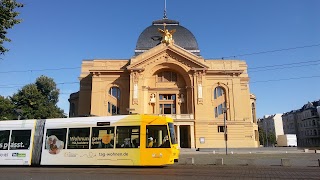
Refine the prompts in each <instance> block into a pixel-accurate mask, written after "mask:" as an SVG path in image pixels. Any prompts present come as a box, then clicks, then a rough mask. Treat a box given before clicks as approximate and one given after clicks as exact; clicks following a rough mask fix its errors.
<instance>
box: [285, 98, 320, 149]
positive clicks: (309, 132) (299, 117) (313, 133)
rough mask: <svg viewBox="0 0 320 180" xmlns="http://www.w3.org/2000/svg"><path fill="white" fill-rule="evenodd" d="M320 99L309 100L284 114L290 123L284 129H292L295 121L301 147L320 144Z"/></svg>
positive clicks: (286, 120)
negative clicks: (298, 107) (299, 107)
mask: <svg viewBox="0 0 320 180" xmlns="http://www.w3.org/2000/svg"><path fill="white" fill-rule="evenodd" d="M319 113H320V100H318V101H314V102H308V103H307V104H305V105H304V106H303V107H302V108H301V109H299V110H294V111H291V112H287V113H285V114H284V115H283V120H284V122H288V123H289V128H290V130H289V128H288V124H287V125H286V127H284V129H288V130H287V131H291V130H292V125H290V124H291V122H292V121H293V122H294V123H295V124H294V127H295V131H296V134H297V142H298V146H299V147H319V146H320V118H319Z"/></svg>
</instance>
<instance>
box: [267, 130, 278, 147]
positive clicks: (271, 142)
mask: <svg viewBox="0 0 320 180" xmlns="http://www.w3.org/2000/svg"><path fill="white" fill-rule="evenodd" d="M276 140H277V138H276V135H275V134H274V133H272V132H269V133H268V141H269V145H275V143H276Z"/></svg>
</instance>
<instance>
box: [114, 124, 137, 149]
mask: <svg viewBox="0 0 320 180" xmlns="http://www.w3.org/2000/svg"><path fill="white" fill-rule="evenodd" d="M139 146H140V127H139V126H118V127H117V133H116V148H139Z"/></svg>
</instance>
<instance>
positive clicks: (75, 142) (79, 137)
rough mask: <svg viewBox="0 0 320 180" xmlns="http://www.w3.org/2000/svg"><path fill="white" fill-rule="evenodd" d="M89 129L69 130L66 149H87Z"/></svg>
mask: <svg viewBox="0 0 320 180" xmlns="http://www.w3.org/2000/svg"><path fill="white" fill-rule="evenodd" d="M89 135H90V128H69V134H68V149H89V140H90V138H89Z"/></svg>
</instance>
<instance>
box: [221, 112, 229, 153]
mask: <svg viewBox="0 0 320 180" xmlns="http://www.w3.org/2000/svg"><path fill="white" fill-rule="evenodd" d="M227 110H228V108H226V107H224V108H222V112H223V124H224V141H225V144H226V155H228V133H227V123H226V119H227Z"/></svg>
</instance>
